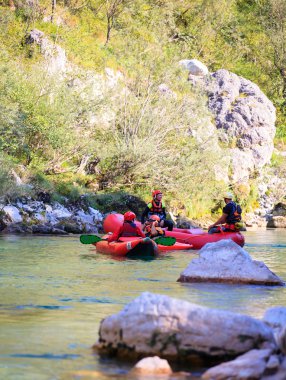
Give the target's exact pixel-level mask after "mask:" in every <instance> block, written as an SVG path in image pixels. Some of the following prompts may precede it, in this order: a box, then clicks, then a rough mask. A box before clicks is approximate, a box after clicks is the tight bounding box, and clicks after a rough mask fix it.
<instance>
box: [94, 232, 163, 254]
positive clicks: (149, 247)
mask: <svg viewBox="0 0 286 380" xmlns="http://www.w3.org/2000/svg"><path fill="white" fill-rule="evenodd" d="M107 237H108V235H106V236H103V239H105V238H107ZM93 245H95V246H96V251H97V252H99V253H105V254H109V255H114V256H126V257H129V258H133V257H138V258H139V257H141V258H143V257H155V256H157V255H158V247H157V244H156V243H155V242H154V241H153V240H151V239H146V240H145V239H142V238H141V237H138V238H137V237H136V238H135V239H129V240H127V241H114V242H112V243H108V242H107V241H106V240H101V241H99V242H97V243H94V244H93Z"/></svg>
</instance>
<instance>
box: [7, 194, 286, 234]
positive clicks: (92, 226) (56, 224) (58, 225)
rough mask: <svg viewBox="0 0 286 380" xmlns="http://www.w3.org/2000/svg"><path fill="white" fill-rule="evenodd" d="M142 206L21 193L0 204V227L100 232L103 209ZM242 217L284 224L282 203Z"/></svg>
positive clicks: (200, 223)
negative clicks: (60, 199)
mask: <svg viewBox="0 0 286 380" xmlns="http://www.w3.org/2000/svg"><path fill="white" fill-rule="evenodd" d="M111 199H112V196H111ZM144 207H145V203H144V202H143V201H142V200H141V199H140V198H137V197H135V196H132V195H126V196H124V197H122V198H121V199H120V200H118V199H117V200H116V199H115V200H114V199H113V200H109V201H108V202H107V201H106V204H104V202H101V205H100V210H99V209H98V208H95V207H91V205H90V202H89V200H88V197H87V196H84V195H83V196H82V197H81V198H80V200H79V201H77V202H72V201H70V200H68V199H66V200H65V202H64V203H63V204H62V203H59V202H56V201H54V202H53V201H51V200H50V198H49V197H48V199H45V197H39V198H38V199H34V198H30V197H23V198H19V199H17V200H15V201H12V202H9V203H2V204H0V231H1V232H2V233H6V234H15V233H16V234H17V233H20V234H21V233H23V234H37V233H38V234H53V235H55V234H81V233H102V232H103V230H102V222H103V219H104V217H105V215H106V214H107V213H109V212H112V211H114V212H124V211H126V210H127V209H131V210H133V211H134V212H135V213H136V214H137V215H138V216H140V214H141V212H142V211H143V209H144ZM172 217H173V219H174V220H175V221H176V224H177V226H178V227H179V228H193V227H202V228H207V227H208V225H210V224H211V223H212V220H211V218H210V217H207V218H204V219H202V220H195V221H194V220H189V219H186V218H182V217H176V216H173V215H172ZM244 221H245V223H246V226H247V227H249V228H266V227H270V228H285V227H286V205H285V204H283V203H279V204H277V205H276V206H275V207H274V209H273V210H271V213H269V214H265V213H264V214H261V213H260V212H259V210H258V211H257V212H255V213H247V214H245V215H244Z"/></svg>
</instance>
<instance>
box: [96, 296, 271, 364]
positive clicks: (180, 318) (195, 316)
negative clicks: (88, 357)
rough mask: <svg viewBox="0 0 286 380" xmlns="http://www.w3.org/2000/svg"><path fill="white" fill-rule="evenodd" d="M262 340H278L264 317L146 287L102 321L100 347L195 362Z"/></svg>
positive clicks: (235, 351)
mask: <svg viewBox="0 0 286 380" xmlns="http://www.w3.org/2000/svg"><path fill="white" fill-rule="evenodd" d="M262 345H263V347H264V348H265V346H271V347H273V346H275V342H274V337H273V333H272V330H271V328H270V327H268V326H266V324H264V323H263V322H261V321H259V320H256V319H254V318H252V317H249V316H246V315H241V314H236V313H232V312H227V311H223V310H216V309H209V308H206V307H201V306H198V305H195V304H191V303H189V302H187V301H182V300H179V299H174V298H170V297H168V296H165V295H159V294H152V293H148V292H146V293H142V294H141V295H140V296H139V297H138V298H136V299H135V300H134V301H133V302H131V303H130V304H128V305H127V306H125V308H124V309H123V310H122V311H120V312H119V313H117V314H114V315H111V316H109V317H107V318H105V319H104V320H103V321H102V322H101V325H100V329H99V341H98V342H97V344H96V345H95V348H97V349H98V350H99V352H100V353H105V354H112V355H116V356H118V357H127V358H132V359H136V358H140V357H141V358H142V357H147V356H154V355H157V356H160V357H162V358H165V359H174V360H180V361H184V360H185V361H190V360H193V359H194V360H195V358H200V359H202V358H206V359H208V358H213V359H218V360H219V359H221V358H224V357H225V356H227V357H236V356H238V355H240V354H242V353H245V352H247V351H249V350H251V349H253V348H259V347H261V346H262Z"/></svg>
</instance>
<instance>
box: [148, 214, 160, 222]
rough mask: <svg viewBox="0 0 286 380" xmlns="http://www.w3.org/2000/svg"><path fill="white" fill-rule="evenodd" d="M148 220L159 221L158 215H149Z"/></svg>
mask: <svg viewBox="0 0 286 380" xmlns="http://www.w3.org/2000/svg"><path fill="white" fill-rule="evenodd" d="M149 220H156V221H157V222H160V220H161V219H160V217H159V216H158V215H151V216H150V218H149Z"/></svg>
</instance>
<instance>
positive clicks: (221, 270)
mask: <svg viewBox="0 0 286 380" xmlns="http://www.w3.org/2000/svg"><path fill="white" fill-rule="evenodd" d="M178 281H179V282H229V283H245V284H261V285H266V284H267V285H283V284H284V282H283V280H282V279H280V278H279V277H278V276H276V275H275V274H274V273H273V272H271V270H270V269H269V268H268V267H267V266H266V265H265V264H264V263H263V262H262V261H256V260H252V258H251V256H250V255H249V254H248V253H247V252H246V251H245V250H244V249H243V248H241V247H240V246H239V245H238V244H236V243H234V242H233V241H232V240H230V239H229V240H221V241H218V242H216V243H208V244H206V245H205V246H204V247H203V248H202V249H201V250H200V251H199V257H198V258H195V259H193V260H192V261H191V262H190V264H189V265H188V267H187V268H186V269H185V270H184V271H183V272H182V273H181V275H180V278H179V279H178Z"/></svg>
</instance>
